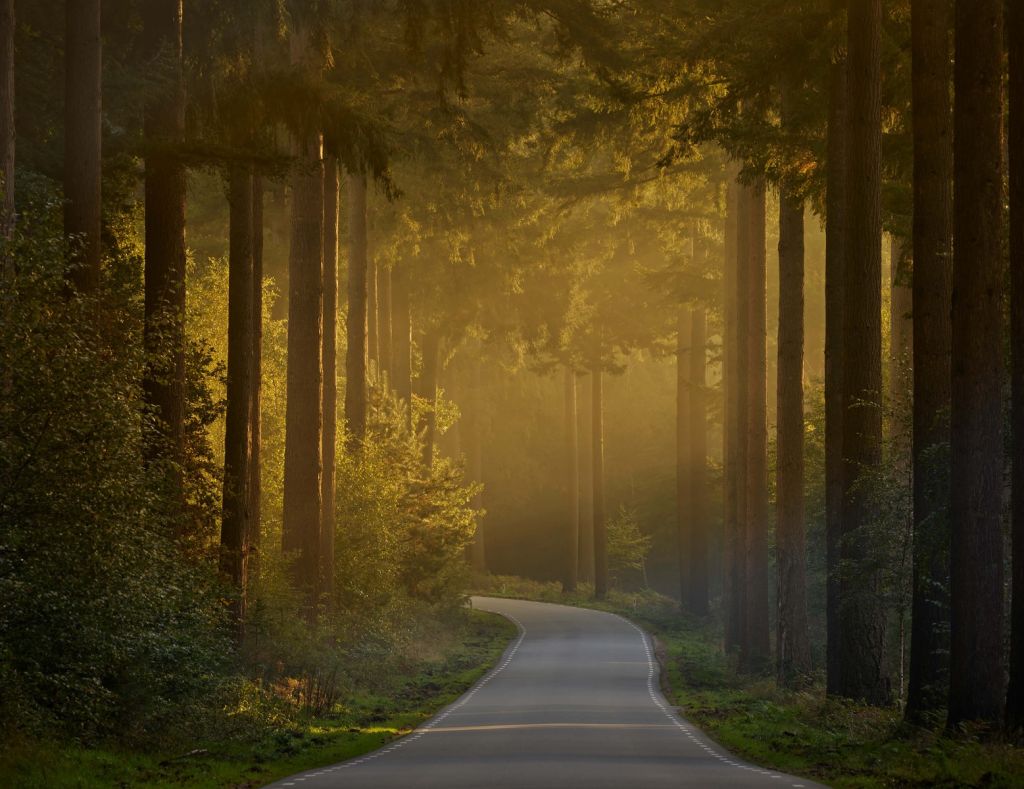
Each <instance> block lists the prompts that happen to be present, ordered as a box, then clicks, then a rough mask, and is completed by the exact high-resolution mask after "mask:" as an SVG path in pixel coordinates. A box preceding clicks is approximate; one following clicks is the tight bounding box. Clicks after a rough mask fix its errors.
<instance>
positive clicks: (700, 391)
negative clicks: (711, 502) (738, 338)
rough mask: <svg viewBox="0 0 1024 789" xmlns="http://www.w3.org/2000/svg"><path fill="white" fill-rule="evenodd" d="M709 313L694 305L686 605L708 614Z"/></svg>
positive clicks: (702, 613)
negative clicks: (707, 393) (707, 389)
mask: <svg viewBox="0 0 1024 789" xmlns="http://www.w3.org/2000/svg"><path fill="white" fill-rule="evenodd" d="M707 328H708V327H707V313H706V312H705V311H704V308H703V307H694V308H693V328H692V329H691V331H690V463H689V466H690V545H689V551H688V553H689V572H688V573H687V577H688V578H689V590H688V596H687V605H688V607H689V610H690V613H691V614H693V615H695V616H706V615H707V613H708V577H709V572H708V561H709V558H710V557H709V556H708V544H709V542H710V534H709V525H708V517H707V488H708V475H707V461H708V432H707V431H708V424H707V402H706V401H707V395H706V386H707V339H708V338H707Z"/></svg>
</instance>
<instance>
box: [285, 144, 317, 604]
mask: <svg viewBox="0 0 1024 789" xmlns="http://www.w3.org/2000/svg"><path fill="white" fill-rule="evenodd" d="M323 218H324V170H323V161H322V160H321V154H320V141H319V139H318V138H317V137H314V138H313V139H311V140H307V141H306V142H305V144H304V145H303V146H301V151H300V152H299V163H298V165H297V169H296V171H295V173H294V174H293V176H292V231H291V243H290V249H289V256H288V373H287V376H288V378H287V406H286V412H285V450H284V520H283V524H282V530H281V547H282V550H284V551H285V552H298V557H297V560H296V561H295V563H294V564H293V565H292V577H293V579H294V582H295V586H296V587H297V588H299V589H301V590H303V591H304V592H305V593H306V595H307V596H308V599H309V602H310V603H313V601H314V596H315V594H316V591H317V588H318V586H319V583H318V580H319V576H320V513H321V489H320V482H321V472H322V469H321V467H320V463H321V454H320V451H321V441H322V426H323V421H322V416H323V414H322V410H321V402H320V398H321V388H322V385H323V381H322V367H321V362H322V359H321V343H322V340H323V335H322V331H323V317H322V313H323V290H322V289H323Z"/></svg>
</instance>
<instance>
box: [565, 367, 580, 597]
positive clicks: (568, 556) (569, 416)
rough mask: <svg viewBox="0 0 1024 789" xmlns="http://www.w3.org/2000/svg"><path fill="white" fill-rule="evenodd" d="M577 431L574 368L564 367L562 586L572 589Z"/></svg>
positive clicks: (577, 503) (576, 560) (574, 580)
mask: <svg viewBox="0 0 1024 789" xmlns="http://www.w3.org/2000/svg"><path fill="white" fill-rule="evenodd" d="M579 443H580V442H579V434H578V433H577V432H576V371H575V370H573V369H572V367H570V366H569V365H566V367H565V487H566V524H565V526H566V532H565V535H566V537H565V569H564V572H563V575H562V588H563V589H564V590H565V591H569V592H575V591H576V583H577V581H578V579H579V542H580V456H579Z"/></svg>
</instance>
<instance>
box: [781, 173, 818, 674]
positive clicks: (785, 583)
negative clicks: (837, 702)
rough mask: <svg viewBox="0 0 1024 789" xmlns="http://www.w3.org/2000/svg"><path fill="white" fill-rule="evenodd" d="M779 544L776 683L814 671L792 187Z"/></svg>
mask: <svg viewBox="0 0 1024 789" xmlns="http://www.w3.org/2000/svg"><path fill="white" fill-rule="evenodd" d="M777 402H778V417H777V422H778V424H777V428H776V430H777V435H776V454H777V460H776V476H777V479H776V497H775V498H776V525H775V544H776V554H777V564H778V574H779V590H778V592H779V596H778V606H779V609H778V632H777V639H776V649H777V650H778V659H777V666H778V678H779V682H780V684H782V685H792V684H793V683H794V682H795V681H797V680H799V679H800V678H802V677H806V676H807V675H808V674H809V673H810V671H811V644H810V639H809V636H808V633H807V560H806V556H805V535H804V205H803V201H802V200H801V199H800V198H799V197H797V196H796V195H795V194H794V192H793V188H792V184H790V183H789V182H783V184H782V187H781V189H780V195H779V337H778V381H777Z"/></svg>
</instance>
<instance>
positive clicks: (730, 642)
mask: <svg viewBox="0 0 1024 789" xmlns="http://www.w3.org/2000/svg"><path fill="white" fill-rule="evenodd" d="M733 169H734V168H733V167H732V166H730V167H729V169H728V171H727V173H728V175H727V180H726V192H725V226H724V228H723V236H724V242H725V243H724V253H725V261H724V263H723V272H722V288H723V292H722V471H723V474H722V498H723V502H722V504H723V507H722V531H723V535H722V536H723V554H724V563H723V568H722V570H723V572H722V607H723V613H724V618H725V650H726V652H733V651H735V650H736V649H738V648H739V641H740V638H739V633H738V632H737V622H738V621H739V616H738V613H737V610H736V608H737V606H736V602H737V600H738V595H739V590H738V589H737V588H736V586H735V580H736V579H735V578H734V575H735V571H736V556H737V532H738V529H739V524H738V522H737V519H736V513H737V510H736V504H737V491H736V405H737V404H736V392H737V389H736V376H737V370H736V339H737V338H736V255H737V249H738V241H739V239H738V238H737V235H738V231H739V227H738V222H737V213H738V209H739V193H740V187H739V184H738V183H737V182H736V176H735V173H734V172H733Z"/></svg>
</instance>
